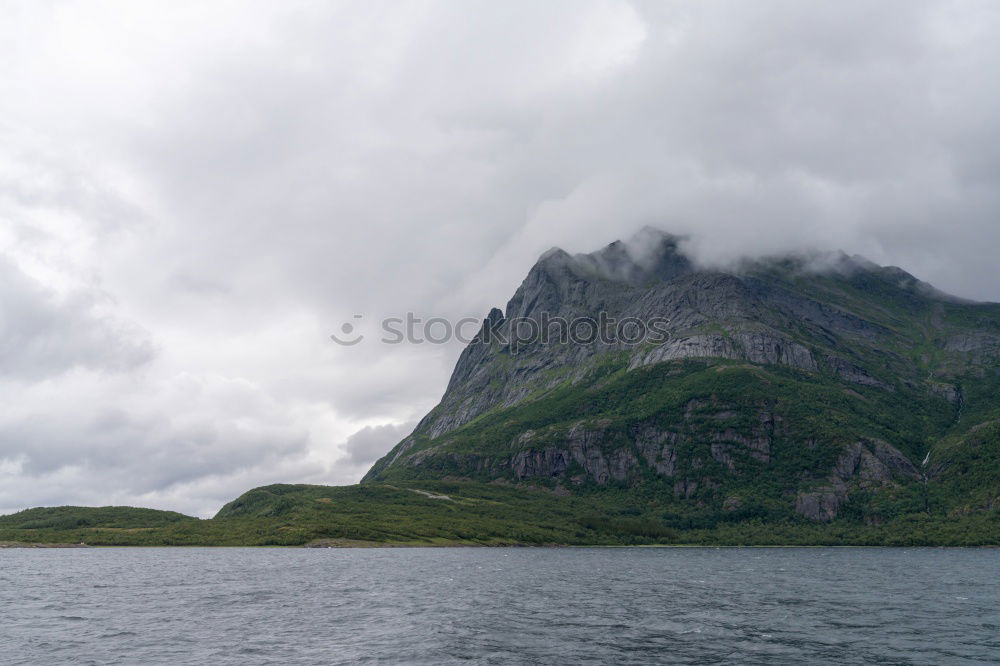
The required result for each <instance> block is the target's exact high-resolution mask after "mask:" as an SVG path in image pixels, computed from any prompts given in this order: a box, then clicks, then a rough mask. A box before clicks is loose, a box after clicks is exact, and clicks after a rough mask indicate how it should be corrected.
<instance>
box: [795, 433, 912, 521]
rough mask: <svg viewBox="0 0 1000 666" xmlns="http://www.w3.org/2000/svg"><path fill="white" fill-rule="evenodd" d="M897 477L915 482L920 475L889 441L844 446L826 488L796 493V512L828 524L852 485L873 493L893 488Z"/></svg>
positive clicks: (874, 440)
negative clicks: (889, 487)
mask: <svg viewBox="0 0 1000 666" xmlns="http://www.w3.org/2000/svg"><path fill="white" fill-rule="evenodd" d="M897 477H898V478H908V479H917V478H920V472H919V471H918V470H917V468H916V466H914V464H913V463H912V462H911V461H910V459H909V458H907V457H906V456H905V455H903V453H902V452H901V451H900V450H899V449H897V448H895V447H894V446H892V445H891V444H889V443H888V442H884V441H882V440H878V439H873V440H870V441H865V442H855V443H853V444H851V445H849V446H846V447H844V452H843V453H842V454H841V456H840V457H839V458H838V459H837V462H836V463H835V464H834V466H833V469H832V470H831V472H830V476H829V479H828V485H826V486H824V487H821V488H818V489H816V490H815V491H811V492H800V493H799V494H798V496H797V497H796V499H795V511H796V512H797V513H799V514H801V515H803V516H805V517H806V518H809V519H810V520H816V521H822V522H828V521H830V520H833V519H834V518H836V517H837V514H838V512H839V511H840V509H841V507H843V505H844V504H845V503H846V502H847V500H848V499H849V493H850V489H851V487H852V486H856V487H857V488H860V489H862V490H866V491H874V490H879V489H882V488H886V487H888V486H891V485H893V483H894V478H897Z"/></svg>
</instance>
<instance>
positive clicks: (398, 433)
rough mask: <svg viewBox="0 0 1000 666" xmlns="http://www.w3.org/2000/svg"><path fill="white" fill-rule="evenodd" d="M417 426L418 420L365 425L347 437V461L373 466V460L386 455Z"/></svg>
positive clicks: (345, 447)
mask: <svg viewBox="0 0 1000 666" xmlns="http://www.w3.org/2000/svg"><path fill="white" fill-rule="evenodd" d="M416 426H417V423H416V421H411V422H409V423H398V424H397V423H386V424H385V425H378V426H365V427H364V428H362V429H361V430H359V431H357V432H356V433H354V434H353V435H351V436H350V437H348V438H347V442H346V444H345V445H344V450H345V451H346V452H347V455H346V462H349V463H354V464H356V465H365V466H366V467H371V464H372V463H373V462H375V461H376V460H378V459H379V458H381V457H382V456H384V455H385V454H386V453H387V452H388V451H389V449H391V448H392V447H393V446H395V445H396V444H398V443H399V441H400V440H401V439H403V438H404V437H406V436H407V435H409V434H410V433H411V432H412V431H413V429H414V428H415V427H416Z"/></svg>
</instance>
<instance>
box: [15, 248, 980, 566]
mask: <svg viewBox="0 0 1000 666" xmlns="http://www.w3.org/2000/svg"><path fill="white" fill-rule="evenodd" d="M682 246H683V243H682V241H681V239H679V238H677V237H674V236H670V235H668V234H663V233H660V232H657V231H655V230H645V231H644V232H642V233H641V234H639V236H637V237H636V238H633V239H631V240H629V241H628V242H626V243H622V242H616V243H612V244H611V245H609V246H607V247H605V248H604V249H602V250H600V251H598V252H594V253H591V254H580V255H575V256H571V255H569V254H567V253H566V252H563V251H561V250H558V249H553V250H551V251H549V252H547V253H545V254H544V255H543V256H542V257H541V258H540V259H539V261H538V263H537V264H535V266H534V267H533V268H532V269H531V271H530V272H529V273H528V276H527V277H526V278H525V280H524V282H523V283H522V284H521V286H520V287H519V288H518V289H517V291H516V292H515V294H514V296H513V297H512V298H511V300H510V301H509V302H508V303H507V306H506V308H505V309H504V310H503V311H500V310H499V309H493V310H492V311H490V313H489V315H488V316H487V317H486V319H485V321H484V322H483V327H482V329H481V331H480V332H479V335H478V336H477V339H476V341H474V342H473V343H471V344H470V345H469V346H468V347H467V348H466V349H465V350H464V351H463V352H462V354H461V356H460V358H459V360H458V363H457V364H456V366H455V370H454V372H453V374H452V377H451V380H450V382H449V384H448V387H447V390H446V392H445V394H444V397H443V398H442V400H441V402H440V404H439V405H438V406H437V407H435V408H434V409H433V410H431V412H430V413H429V414H427V416H426V417H425V418H424V419H423V420H422V421H421V422H420V423H419V424H418V426H417V427H416V429H415V430H414V431H413V433H412V434H411V435H410V436H408V437H407V438H405V439H404V440H403V441H402V442H400V443H399V444H398V445H397V446H396V447H394V448H393V449H392V451H390V452H389V453H388V454H387V455H386V456H385V457H384V458H382V459H381V460H379V461H378V462H377V463H376V464H375V465H374V466H373V467H372V469H371V470H370V471H369V472H368V474H367V475H366V476H365V478H364V480H363V482H362V483H361V484H358V485H353V486H343V487H329V486H311V485H290V484H275V485H270V486H264V487H261V488H255V489H252V490H249V491H247V492H246V493H244V494H243V495H241V496H240V497H238V498H236V499H234V500H233V501H232V502H229V503H228V504H226V505H225V506H224V507H222V509H221V510H220V511H219V513H218V514H217V515H216V516H215V517H214V518H212V519H208V520H199V519H196V518H190V517H187V516H183V515H181V514H176V513H171V512H162V511H153V510H149V509H133V508H128V507H103V508H88V507H56V508H38V509H29V510H27V511H23V512H20V513H17V514H12V515H10V516H0V546H5V545H18V544H22V545H23V544H79V543H81V542H82V543H86V544H89V545H206V546H207V545H216V546H223V545H225V546H236V545H244V546H255V545H283V546H292V545H315V546H362V545H364V546H376V545H377V546H381V545H422V546H426V545H545V544H580V545H595V544H607V545H617V544H692V545H695V544H698V545H754V544H760V545H779V544H785V545H789V544H800V545H956V546H972V545H1000V305H997V304H993V303H973V302H968V301H963V300H961V299H957V298H954V297H951V296H948V295H946V294H943V293H941V292H939V291H937V290H936V289H934V288H933V287H931V286H930V285H928V284H926V283H924V282H921V281H920V280H918V279H916V278H915V277H913V276H912V275H910V274H908V273H906V272H905V271H903V270H901V269H899V268H894V267H881V266H876V265H875V264H872V263H871V262H869V261H866V260H864V259H862V258H860V257H849V256H847V255H844V254H840V253H833V254H821V253H813V254H811V255H802V256H789V257H779V258H772V259H762V260H755V261H746V262H743V263H741V264H739V265H737V266H731V267H728V268H725V269H720V268H707V267H704V266H699V265H698V264H697V263H696V262H694V261H693V260H692V259H691V258H690V257H688V256H686V255H685V253H684V252H683V249H682ZM543 330H544V331H546V332H547V333H550V335H546V336H543V335H541V332H542V331H543ZM569 333H573V335H569ZM639 333H641V335H640V334H639Z"/></svg>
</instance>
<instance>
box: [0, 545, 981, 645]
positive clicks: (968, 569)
mask: <svg viewBox="0 0 1000 666" xmlns="http://www.w3.org/2000/svg"><path fill="white" fill-rule="evenodd" d="M0 614H2V619H0V650H2V651H0V655H2V656H0V662H2V663H5V664H63V663H66V664H68V663H73V664H352V663H386V664H393V663H399V664H450V663H482V664H506V663H524V664H535V663H537V664H541V663H546V664H549V663H557V664H581V663H593V664H605V663H616V664H652V663H681V664H712V663H734V662H736V663H745V664H782V663H787V664H793V663H828V664H870V663H884V664H910V663H913V664H981V663H995V662H997V661H1000V550H990V549H968V550H963V549H898V550H897V549H855V548H774V549H768V548H754V549H711V548H593V549H591V548H580V549H569V548H567V549H500V548H495V549H485V548H484V549H477V548H433V549H431V548H428V549H421V548H413V549H410V548H406V549H357V550H354V549H324V550H311V549H263V548H257V549H253V548H246V549H244V548H218V549H209V548H174V549H170V548H133V549H128V548H95V549H78V550H54V549H53V550H0Z"/></svg>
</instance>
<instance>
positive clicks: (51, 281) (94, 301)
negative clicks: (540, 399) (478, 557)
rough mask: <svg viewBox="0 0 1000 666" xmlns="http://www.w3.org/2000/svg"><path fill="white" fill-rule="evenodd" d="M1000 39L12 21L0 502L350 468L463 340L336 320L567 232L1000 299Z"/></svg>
mask: <svg viewBox="0 0 1000 666" xmlns="http://www.w3.org/2000/svg"><path fill="white" fill-rule="evenodd" d="M998 26H1000V8H998V7H997V6H996V4H995V3H989V2H980V1H977V0H970V1H969V2H963V3H951V2H943V1H942V2H929V1H928V2H925V1H918V2H914V1H912V0H895V1H893V0H890V1H887V2H881V3H878V4H877V5H873V4H872V3H867V2H854V1H848V2H838V3H831V4H827V5H822V6H819V5H815V4H806V3H800V2H794V1H792V0H787V1H777V0H775V1H768V2H757V3H743V2H712V3H698V2H659V1H657V2H638V1H637V2H610V1H606V0H581V1H576V2H551V3H545V4H544V5H539V4H537V3H534V4H532V3H496V2H476V3H471V4H470V3H468V2H457V1H456V2H436V3H426V4H425V3H408V4H406V5H399V4H390V3H380V2H364V3H361V2H356V3H351V2H347V3H336V4H328V3H313V2H297V3H290V4H289V3H281V4H276V3H270V2H249V3H229V2H220V3H212V4H209V5H206V4H205V3H185V2H177V3H169V4H163V5H160V6H157V7H150V6H138V5H136V4H134V3H128V2H114V1H110V0H109V1H104V2H88V3H82V2H58V3H55V2H53V3H43V2H39V3H24V4H18V5H16V6H15V7H13V8H11V9H10V10H9V11H8V13H7V15H6V16H5V21H4V22H3V23H2V24H0V141H2V142H3V145H4V150H3V151H0V153H2V154H0V256H2V257H4V260H3V261H4V263H3V264H2V265H0V273H2V275H0V308H2V310H0V312H3V319H2V322H3V324H2V326H3V328H2V331H3V333H2V335H3V338H2V340H3V341H4V342H3V344H4V345H5V346H4V347H3V351H0V364H2V365H0V368H2V370H0V371H2V372H3V373H5V375H4V377H3V381H4V382H5V386H4V390H5V396H14V397H12V398H9V400H10V404H9V405H8V406H7V413H6V415H5V416H4V417H3V419H0V421H2V422H0V433H3V437H4V439H3V442H4V443H3V444H2V446H3V447H4V449H3V450H4V451H6V453H4V454H0V458H2V460H3V461H2V462H0V473H2V474H4V475H6V476H4V477H3V482H2V483H3V484H4V485H3V487H4V488H7V489H9V490H7V491H5V492H6V493H7V494H6V495H5V496H4V497H3V498H0V506H22V505H24V503H26V502H32V501H42V500H44V501H45V502H47V503H51V502H56V503H59V502H82V501H84V500H86V501H88V502H99V503H106V502H105V500H107V499H111V498H114V499H116V500H121V501H130V502H133V501H134V502H140V501H145V502H153V503H156V504H157V505H163V506H167V505H170V503H172V502H173V503H176V504H175V505H174V506H175V507H188V508H189V509H190V510H193V511H197V512H199V513H202V514H208V513H211V512H212V511H213V510H214V509H215V508H217V507H218V505H219V503H221V502H222V501H224V500H225V499H228V498H229V497H227V494H229V493H234V492H239V491H241V490H244V489H245V488H243V487H239V486H240V484H248V485H249V484H254V483H258V482H270V481H311V482H349V481H353V480H356V479H357V478H360V476H361V474H362V473H363V472H364V469H362V467H363V465H362V464H361V463H360V462H358V461H359V460H360V459H361V458H363V457H364V454H362V453H360V451H361V450H362V449H359V450H358V451H359V453H356V454H355V453H352V452H350V451H349V450H348V449H350V448H351V447H352V446H354V445H355V443H354V440H350V439H349V438H350V437H351V434H352V433H357V432H358V431H359V430H361V431H362V432H366V431H364V428H368V427H371V428H373V429H374V428H375V427H376V424H399V423H408V422H411V421H413V420H414V419H417V418H419V417H420V416H422V414H423V413H424V412H425V411H426V410H428V409H429V408H430V407H432V406H433V404H434V403H435V402H436V401H437V400H438V398H439V397H440V395H441V392H442V391H443V389H444V386H445V384H446V382H447V378H448V375H449V373H450V371H451V367H452V364H453V363H454V360H455V358H456V357H457V354H458V352H459V349H460V347H459V346H456V345H451V346H433V345H422V346H407V345H403V346H397V347H387V346H386V345H381V344H378V343H376V342H375V341H374V340H373V338H372V337H366V340H365V342H364V343H363V344H360V345H358V346H356V347H351V348H342V347H338V346H336V345H334V344H333V343H332V342H331V341H330V340H329V338H328V334H329V333H330V332H333V331H335V330H337V328H338V327H339V326H340V325H341V324H342V323H343V322H345V321H348V322H349V321H355V320H354V319H353V315H355V314H362V315H363V316H364V320H363V321H364V326H366V327H368V329H366V330H367V331H368V334H369V335H373V334H374V335H377V322H378V321H379V320H380V319H381V318H382V317H386V316H403V315H405V313H406V312H414V313H415V314H417V315H418V316H422V317H429V316H444V317H450V318H458V317H464V316H474V317H482V316H483V315H484V314H485V313H486V312H487V311H488V310H489V308H490V307H491V306H494V305H502V304H503V303H505V302H506V300H507V299H508V298H509V297H510V295H511V294H512V293H513V291H514V289H515V288H516V286H517V284H518V283H519V282H520V281H521V279H522V278H523V277H524V275H525V274H526V272H527V270H528V269H529V268H530V266H531V264H532V263H533V262H534V260H535V259H536V258H537V257H538V255H540V254H541V253H542V252H544V251H545V250H547V249H548V248H550V247H552V246H560V247H563V248H565V249H566V250H568V251H570V252H583V251H591V250H593V249H595V248H598V247H601V246H603V245H605V244H607V243H608V242H610V241H611V240H614V239H616V238H627V237H629V236H631V235H632V234H633V233H634V232H635V231H636V230H638V229H640V228H642V227H643V226H645V225H652V226H655V227H659V228H662V229H665V230H667V231H671V232H674V233H677V234H684V235H686V236H687V237H688V238H689V239H690V240H689V241H688V244H687V245H686V248H688V249H689V250H690V251H691V252H693V253H694V254H696V255H697V257H698V258H699V259H701V260H703V261H708V262H721V261H730V260H732V259H734V258H736V257H738V256H740V255H743V254H762V253H773V252H781V251H785V250H800V249H803V248H813V249H816V250H819V251H828V250H837V249H842V250H844V251H846V252H847V253H849V254H855V253H857V254H861V255H864V256H866V257H869V258H870V259H872V260H874V261H877V262H879V263H884V264H894V265H898V266H901V267H903V268H904V269H906V270H907V271H909V272H910V273H913V274H914V275H915V276H917V277H918V278H921V279H923V280H927V281H928V282H930V283H931V284H933V285H935V286H936V287H939V288H941V289H943V290H945V291H948V292H951V293H955V294H956V295H959V296H966V297H971V298H978V299H992V300H1000V287H998V285H997V281H996V279H995V268H994V267H995V253H996V251H997V248H998V247H1000V226H998V225H997V224H996V220H997V218H998V214H1000V190H998V189H997V188H996V187H995V183H996V182H997V180H998V177H1000V148H998V146H1000V121H998V120H997V119H998V118H1000V94H998V93H997V92H996V90H995V88H996V87H995V86H992V85H990V84H991V83H992V79H993V72H995V71H998V69H1000V47H998V46H997V44H1000V34H998V33H1000V27H998ZM15 385H16V389H15V388H14V387H15ZM180 387H188V388H189V389H190V395H189V396H186V394H185V391H184V390H182V389H181V388H180ZM237 387H243V388H237ZM197 396H202V397H205V396H209V397H210V399H208V400H206V401H205V402H204V403H203V402H200V401H199V399H198V398H197ZM222 396H228V397H227V398H225V399H223V398H222ZM184 414H191V415H196V416H191V418H190V419H187V420H186V419H185V418H182V415H184ZM116 424H117V425H116ZM380 432H381V431H380ZM363 439H364V437H362V438H361V440H357V441H362V440H363ZM17 442H21V443H20V444H18V443H17ZM125 442H131V444H129V445H127V446H126V444H125ZM29 443H30V444H29ZM357 446H362V445H361V444H357ZM373 446H374V444H373ZM345 447H346V448H345ZM148 461H152V462H153V463H155V464H150V463H149V462H148ZM254 461H257V462H254ZM147 467H155V468H156V469H155V470H154V469H147ZM43 487H44V488H48V489H49V490H46V491H45V492H44V493H41V491H38V490H35V489H37V488H43ZM115 488H127V491H126V490H121V491H120V490H112V489H115ZM40 493H41V494H40ZM116 493H117V494H116ZM32 498H34V499H32ZM102 498H104V499H102Z"/></svg>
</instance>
